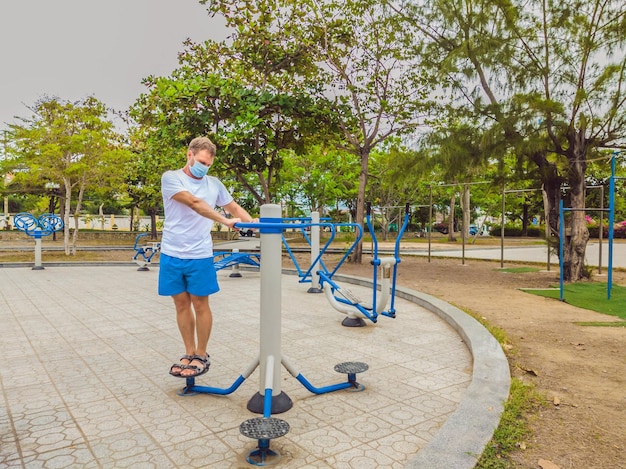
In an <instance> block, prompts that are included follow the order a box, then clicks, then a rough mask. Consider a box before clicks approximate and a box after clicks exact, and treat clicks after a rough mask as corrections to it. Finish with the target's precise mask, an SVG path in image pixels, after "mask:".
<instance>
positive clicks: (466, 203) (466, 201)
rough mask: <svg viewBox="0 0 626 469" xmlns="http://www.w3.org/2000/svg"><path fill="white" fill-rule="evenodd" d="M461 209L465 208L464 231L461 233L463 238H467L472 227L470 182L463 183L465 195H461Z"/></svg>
mask: <svg viewBox="0 0 626 469" xmlns="http://www.w3.org/2000/svg"><path fill="white" fill-rule="evenodd" d="M461 209H462V210H463V231H462V233H461V239H467V236H468V235H469V227H470V218H471V217H470V215H471V210H470V186H469V185H468V184H464V185H463V197H461Z"/></svg>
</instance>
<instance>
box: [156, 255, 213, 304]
mask: <svg viewBox="0 0 626 469" xmlns="http://www.w3.org/2000/svg"><path fill="white" fill-rule="evenodd" d="M218 291H220V287H219V285H218V284H217V273H216V272H215V266H214V265H213V258H212V257H207V258H205V259H179V258H177V257H171V256H168V255H167V254H163V253H161V257H160V259H159V295H162V296H174V295H178V294H179V293H183V292H187V293H190V294H192V295H194V296H209V295H212V294H213V293H217V292H218Z"/></svg>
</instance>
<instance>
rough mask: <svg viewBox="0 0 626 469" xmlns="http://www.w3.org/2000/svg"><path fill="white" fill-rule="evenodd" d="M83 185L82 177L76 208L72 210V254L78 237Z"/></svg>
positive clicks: (74, 253)
mask: <svg viewBox="0 0 626 469" xmlns="http://www.w3.org/2000/svg"><path fill="white" fill-rule="evenodd" d="M85 185H86V178H85V177H83V180H82V181H81V184H80V189H79V190H78V198H77V199H76V210H75V211H74V233H73V234H72V244H71V246H70V247H71V249H70V253H71V254H72V256H75V255H76V240H77V239H78V218H79V216H80V211H81V209H82V206H83V196H84V195H85Z"/></svg>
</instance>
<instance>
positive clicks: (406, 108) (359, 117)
mask: <svg viewBox="0 0 626 469" xmlns="http://www.w3.org/2000/svg"><path fill="white" fill-rule="evenodd" d="M202 3H204V2H202ZM211 5H212V8H211V11H212V12H213V13H215V14H221V15H223V16H224V17H225V18H226V19H227V21H229V23H230V24H231V25H233V26H235V27H237V28H240V29H239V30H240V31H245V33H244V34H246V35H249V36H251V37H253V38H254V37H257V38H263V37H265V36H266V35H267V34H268V33H272V32H275V31H281V30H285V31H288V32H289V33H290V35H291V37H293V38H294V39H293V40H294V41H295V43H296V44H298V46H299V49H298V50H300V51H302V53H303V54H306V55H303V57H305V56H307V57H309V59H308V61H307V63H308V64H309V65H312V66H314V68H312V69H310V70H311V72H312V73H314V75H313V76H314V77H315V82H316V83H317V84H318V86H319V89H317V90H313V91H317V95H318V99H319V100H324V101H325V100H326V99H330V100H331V109H332V113H331V115H332V116H333V117H334V118H335V119H337V122H338V125H339V127H340V131H341V134H342V136H343V141H342V143H341V144H340V148H341V149H343V150H345V151H349V152H351V153H353V154H354V155H356V156H357V157H358V158H359V161H360V173H359V179H358V181H359V185H358V194H357V203H356V222H358V223H360V224H361V225H362V224H363V219H364V207H365V193H366V187H367V181H368V176H369V174H368V173H369V169H368V164H369V158H370V153H371V152H372V150H374V149H375V148H376V147H377V146H378V145H379V144H381V143H382V142H385V140H386V139H388V138H389V137H391V136H400V135H404V134H408V133H411V132H413V131H414V130H415V129H416V128H417V127H418V126H419V125H420V124H422V122H423V118H424V113H423V111H424V109H425V105H424V103H425V102H426V101H425V97H426V93H427V89H426V87H425V86H424V85H423V82H424V77H423V72H422V69H421V68H420V67H419V66H418V65H419V64H417V63H416V61H415V55H414V54H413V53H412V52H410V51H409V48H408V44H409V41H410V37H409V36H407V35H406V34H405V33H404V29H403V27H402V24H401V23H400V22H399V21H398V19H397V15H396V14H395V12H393V11H392V10H391V9H390V8H389V7H388V5H387V4H386V2H380V1H378V0H365V1H355V0H349V1H347V2H345V1H324V2H317V1H314V0H307V1H297V2H296V1H295V0H262V1H260V2H254V3H253V2H240V1H237V0H218V1H214V2H211ZM251 18H254V21H255V22H254V23H252V21H251ZM261 19H264V20H266V23H265V25H264V27H263V29H262V31H258V30H256V29H255V28H253V27H251V25H253V26H255V27H256V26H257V25H258V24H259V21H260V20H261ZM257 41H258V39H257ZM283 53H284V52H283ZM361 257H362V246H361V245H359V246H358V247H357V249H356V250H355V252H354V254H353V256H352V257H351V258H352V259H353V261H355V262H358V263H360V262H361Z"/></svg>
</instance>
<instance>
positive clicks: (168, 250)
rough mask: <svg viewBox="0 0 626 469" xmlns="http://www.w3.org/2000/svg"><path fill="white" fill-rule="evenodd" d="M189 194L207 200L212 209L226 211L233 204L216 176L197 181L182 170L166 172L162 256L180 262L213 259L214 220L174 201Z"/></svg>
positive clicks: (163, 192) (163, 179)
mask: <svg viewBox="0 0 626 469" xmlns="http://www.w3.org/2000/svg"><path fill="white" fill-rule="evenodd" d="M182 191H187V192H190V193H191V194H192V195H194V196H196V197H198V198H200V199H202V200H204V201H205V202H206V203H208V204H209V205H210V206H211V208H215V207H216V206H220V207H223V206H224V205H228V204H229V203H230V202H232V201H233V196H232V195H230V192H228V189H226V187H225V186H224V184H222V182H221V181H220V180H219V179H217V178H216V177H213V176H205V177H203V178H202V179H194V178H192V177H190V176H187V175H186V174H185V173H184V172H183V170H182V169H177V170H175V171H166V172H165V173H163V176H162V177H161V193H162V194H163V205H164V208H165V222H164V224H163V236H162V239H161V252H162V253H164V254H167V255H168V256H172V257H177V258H179V259H203V258H206V257H211V256H212V255H213V239H212V238H211V228H212V227H213V220H211V219H209V218H205V217H203V216H201V215H198V214H197V213H196V212H195V211H194V210H192V209H191V208H189V207H188V206H186V205H185V204H181V203H180V202H177V201H175V200H174V199H173V198H172V197H173V196H174V195H176V194H177V193H179V192H182Z"/></svg>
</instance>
